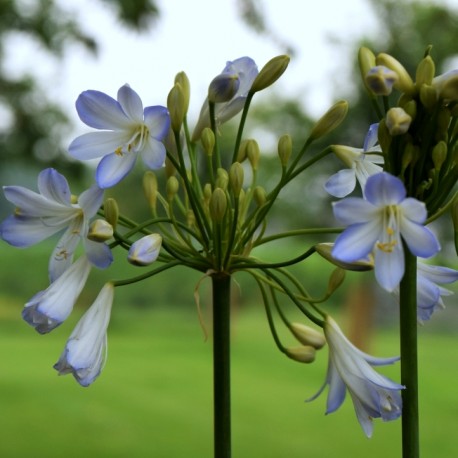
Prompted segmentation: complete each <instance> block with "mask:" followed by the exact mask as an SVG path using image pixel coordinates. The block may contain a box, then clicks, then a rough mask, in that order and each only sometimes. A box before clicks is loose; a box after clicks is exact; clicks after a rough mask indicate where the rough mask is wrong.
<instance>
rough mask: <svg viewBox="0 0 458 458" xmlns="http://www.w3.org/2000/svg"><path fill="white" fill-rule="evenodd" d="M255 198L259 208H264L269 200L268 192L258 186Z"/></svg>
mask: <svg viewBox="0 0 458 458" xmlns="http://www.w3.org/2000/svg"><path fill="white" fill-rule="evenodd" d="M253 198H254V201H255V202H256V204H257V206H258V207H262V206H263V205H264V204H265V203H266V200H267V194H266V190H265V189H264V188H263V187H262V186H256V187H255V188H254V191H253Z"/></svg>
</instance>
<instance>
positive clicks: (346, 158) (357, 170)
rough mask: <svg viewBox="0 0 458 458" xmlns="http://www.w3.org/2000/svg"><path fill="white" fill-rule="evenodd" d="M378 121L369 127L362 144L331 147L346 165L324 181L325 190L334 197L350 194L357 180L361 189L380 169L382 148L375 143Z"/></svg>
mask: <svg viewBox="0 0 458 458" xmlns="http://www.w3.org/2000/svg"><path fill="white" fill-rule="evenodd" d="M377 135H378V123H377V124H372V125H371V126H370V127H369V130H368V132H367V135H366V138H365V140H364V146H363V148H362V149H360V148H352V147H350V146H341V145H335V146H333V147H332V149H333V152H334V154H335V155H336V156H337V157H338V158H339V159H340V160H341V161H342V162H343V163H344V164H345V165H346V166H347V168H346V169H343V170H340V171H339V172H337V173H335V174H334V175H332V176H331V177H330V178H329V179H328V180H327V181H326V183H325V185H324V187H325V189H326V191H327V192H328V193H329V194H331V195H332V196H335V197H345V196H347V195H348V194H350V193H351V192H352V191H353V190H354V189H355V186H356V180H358V182H359V185H360V186H361V189H362V190H364V188H365V186H366V181H367V179H368V178H369V177H370V176H371V175H374V174H376V173H379V172H381V171H382V167H381V166H380V165H378V164H383V157H382V156H381V155H380V154H375V153H381V152H382V150H381V148H380V146H378V145H377V142H378V138H377Z"/></svg>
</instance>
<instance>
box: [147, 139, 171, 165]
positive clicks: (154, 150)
mask: <svg viewBox="0 0 458 458" xmlns="http://www.w3.org/2000/svg"><path fill="white" fill-rule="evenodd" d="M141 156H142V159H143V162H144V163H145V165H146V166H147V167H148V168H150V169H152V170H156V169H160V168H161V167H162V166H163V165H164V161H165V156H166V151H165V146H164V145H163V144H162V143H161V142H160V141H157V140H156V139H154V138H152V137H149V138H148V140H147V143H146V144H145V147H144V148H143V150H142V152H141Z"/></svg>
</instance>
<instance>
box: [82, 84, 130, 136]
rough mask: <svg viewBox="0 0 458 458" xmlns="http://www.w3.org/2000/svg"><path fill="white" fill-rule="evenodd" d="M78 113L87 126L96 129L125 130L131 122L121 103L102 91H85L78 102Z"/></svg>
mask: <svg viewBox="0 0 458 458" xmlns="http://www.w3.org/2000/svg"><path fill="white" fill-rule="evenodd" d="M76 111H77V112H78V115H79V117H80V119H81V121H83V122H84V123H85V124H87V125H88V126H90V127H94V128H95V129H107V130H118V129H124V128H125V126H126V124H127V125H128V124H129V123H130V122H131V121H130V120H129V118H128V117H127V116H126V115H125V114H124V111H123V110H122V108H121V105H120V104H119V102H117V101H116V100H115V99H113V98H112V97H110V96H109V95H107V94H104V93H103V92H100V91H93V90H90V91H85V92H83V93H81V94H80V96H79V97H78V99H77V100H76Z"/></svg>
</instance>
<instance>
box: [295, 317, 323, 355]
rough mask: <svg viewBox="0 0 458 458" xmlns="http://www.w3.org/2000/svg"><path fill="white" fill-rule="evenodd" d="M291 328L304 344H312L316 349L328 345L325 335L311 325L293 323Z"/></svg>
mask: <svg viewBox="0 0 458 458" xmlns="http://www.w3.org/2000/svg"><path fill="white" fill-rule="evenodd" d="M290 330H291V332H292V333H293V334H294V337H296V339H297V340H298V341H299V342H300V343H301V344H303V345H306V346H311V347H313V348H315V349H316V350H319V349H320V348H323V347H324V346H325V345H326V339H325V338H324V335H323V334H322V333H321V332H318V331H317V330H316V329H313V328H311V327H310V326H306V325H305V324H302V323H291V326H290Z"/></svg>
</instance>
